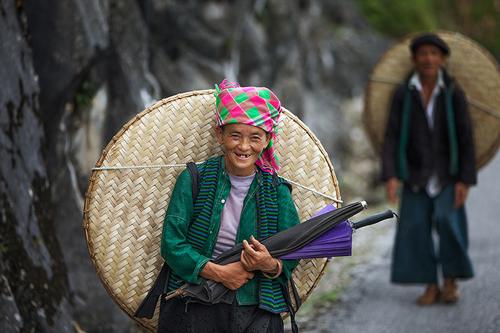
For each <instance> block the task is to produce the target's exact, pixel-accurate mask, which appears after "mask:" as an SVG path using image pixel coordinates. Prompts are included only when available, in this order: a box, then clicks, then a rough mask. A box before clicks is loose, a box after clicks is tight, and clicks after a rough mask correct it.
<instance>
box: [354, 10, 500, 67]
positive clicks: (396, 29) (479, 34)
mask: <svg viewBox="0 0 500 333" xmlns="http://www.w3.org/2000/svg"><path fill="white" fill-rule="evenodd" d="M357 1H358V3H359V5H360V7H361V10H362V11H363V13H364V14H365V16H366V18H367V20H368V22H369V23H370V24H371V25H372V26H373V27H374V28H375V29H376V30H378V31H380V32H382V33H384V34H387V35H389V36H392V37H402V36H404V35H406V34H409V33H413V32H417V31H432V30H437V29H444V30H452V31H458V32H461V33H463V34H464V35H466V36H468V37H470V38H472V39H474V40H476V41H478V42H479V43H481V44H482V45H483V46H484V47H486V48H487V49H489V50H490V51H491V52H492V53H493V54H494V55H495V56H496V57H497V59H499V58H500V38H498V36H500V0H475V1H470V0H414V1H409V0H357Z"/></svg>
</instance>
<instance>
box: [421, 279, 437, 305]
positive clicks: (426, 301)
mask: <svg viewBox="0 0 500 333" xmlns="http://www.w3.org/2000/svg"><path fill="white" fill-rule="evenodd" d="M439 294H440V293H439V288H438V286H437V284H429V285H427V288H426V289H425V292H424V293H423V294H422V295H420V297H418V298H417V304H418V305H422V306H425V305H431V304H434V303H436V302H437V301H438V300H439Z"/></svg>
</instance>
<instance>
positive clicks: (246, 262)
mask: <svg viewBox="0 0 500 333" xmlns="http://www.w3.org/2000/svg"><path fill="white" fill-rule="evenodd" d="M250 242H251V244H250V243H248V242H247V241H246V240H244V241H243V251H241V256H240V260H241V263H242V264H243V267H245V269H246V270H247V271H257V270H259V271H262V272H264V273H271V272H276V268H277V267H278V263H277V262H276V260H278V259H274V258H273V257H271V254H270V253H269V251H268V250H267V248H266V247H265V246H264V245H263V244H262V243H260V242H259V241H258V240H256V239H255V238H254V237H253V236H251V237H250Z"/></svg>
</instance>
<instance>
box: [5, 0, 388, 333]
mask: <svg viewBox="0 0 500 333" xmlns="http://www.w3.org/2000/svg"><path fill="white" fill-rule="evenodd" d="M387 45H388V42H387V41H386V40H385V39H383V38H382V37H380V36H378V35H377V34H375V33H374V32H372V31H371V30H370V28H369V27H368V26H367V25H366V23H365V21H364V19H363V18H362V17H361V16H360V14H359V11H358V9H357V8H356V7H355V5H354V4H353V3H352V2H351V1H341V0H338V1H319V0H318V1H312V0H311V1H293V2H290V1H281V0H268V1H265V0H255V1H242V0H241V1H233V2H226V1H192V0H187V1H186V0H183V1H172V0H145V1H133V0H122V1H118V0H108V1H98V0H65V1H59V0H46V1H13V0H0V46H1V47H0V84H1V87H2V88H1V89H0V126H1V131H0V156H1V157H2V158H1V159H0V213H1V214H0V216H1V224H0V258H1V261H0V288H1V298H0V309H1V316H2V320H1V321H0V331H2V332H18V331H22V332H72V331H75V330H76V331H78V330H84V331H87V332H134V331H137V330H138V328H136V327H135V326H134V324H133V322H132V321H131V320H129V319H128V318H127V317H126V316H125V315H124V314H122V313H121V311H120V310H119V309H118V307H117V306H116V305H115V304H113V302H112V301H111V299H110V298H109V296H108V295H107V294H106V292H105V290H104V289H103V287H102V285H101V284H100V282H99V281H98V279H97V277H96V274H95V272H94V269H93V267H92V266H91V263H90V260H89V258H88V253H87V249H86V245H85V239H84V235H83V232H82V228H81V219H82V206H83V194H84V191H85V189H86V185H87V176H88V173H89V170H90V168H91V167H92V166H93V164H94V163H95V161H96V160H97V158H98V156H99V154H100V151H101V149H102V148H103V147H104V145H105V144H106V143H107V142H108V141H109V139H110V138H111V137H112V135H113V134H114V133H115V132H116V131H117V130H118V129H119V128H120V127H121V126H122V125H123V124H124V123H125V122H126V121H127V120H128V119H129V118H130V117H132V116H133V115H134V114H136V113H138V112H140V111H141V110H142V109H144V107H145V106H146V105H148V104H150V103H152V102H153V101H155V100H157V99H159V98H162V97H166V96H169V95H172V94H175V93H178V92H183V91H188V90H193V89H207V88H210V87H213V84H214V83H216V82H220V81H221V80H222V79H223V78H228V79H233V80H234V79H237V80H238V81H240V82H241V83H242V84H245V85H265V86H269V87H272V88H273V89H274V90H275V91H276V92H277V94H278V96H280V98H281V99H282V100H283V101H284V104H285V106H286V107H287V108H288V109H289V110H291V111H292V112H294V113H296V114H297V115H299V116H300V117H301V118H302V119H303V120H304V121H305V122H306V123H307V124H308V125H309V126H310V127H311V128H312V129H313V131H314V132H315V133H316V134H317V135H318V137H319V138H320V140H321V141H322V142H323V144H324V145H325V147H326V148H327V150H328V151H329V153H330V156H331V157H332V159H333V160H334V164H335V167H336V170H337V173H338V175H339V178H340V180H341V181H343V177H342V174H343V173H345V174H346V175H347V174H349V173H348V172H347V170H346V169H347V168H348V167H349V168H351V166H352V165H353V164H356V163H353V162H352V161H353V159H352V157H351V156H352V151H353V149H352V147H349V145H350V143H351V142H352V139H354V140H358V141H356V142H358V143H357V147H358V148H356V149H358V150H357V151H359V149H361V152H362V153H363V154H364V153H365V152H366V151H368V150H367V149H368V148H366V144H363V139H362V135H361V134H359V133H360V132H359V128H358V129H354V130H351V128H350V127H351V126H353V124H355V123H356V122H357V121H358V120H359V110H360V102H359V101H360V96H361V94H362V90H363V88H364V84H365V82H366V79H367V77H368V74H369V70H370V68H371V67H372V66H373V64H374V63H375V61H376V60H377V58H378V57H379V56H380V54H381V53H382V52H383V50H384V49H385V47H386V46H387ZM355 125H356V126H357V127H359V124H355ZM353 133H354V134H353ZM356 133H357V134H356ZM360 135H361V139H360ZM359 147H361V148H359ZM349 161H351V162H349ZM365 169H366V170H367V171H366V172H367V173H369V172H372V171H370V170H371V169H372V168H371V167H366V166H365V167H364V169H363V170H365ZM369 177H370V176H369V175H367V178H369ZM359 186H366V185H363V184H360V185H359ZM344 195H345V193H344Z"/></svg>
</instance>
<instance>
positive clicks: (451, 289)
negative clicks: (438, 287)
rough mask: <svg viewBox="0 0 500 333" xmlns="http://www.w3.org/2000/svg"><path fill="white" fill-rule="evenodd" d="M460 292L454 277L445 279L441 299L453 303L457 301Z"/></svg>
mask: <svg viewBox="0 0 500 333" xmlns="http://www.w3.org/2000/svg"><path fill="white" fill-rule="evenodd" d="M459 298H460V294H459V292H458V286H457V282H456V280H455V279H445V280H444V285H443V291H442V292H441V301H443V302H444V303H448V304H453V303H456V302H457V301H458V299H459Z"/></svg>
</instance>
